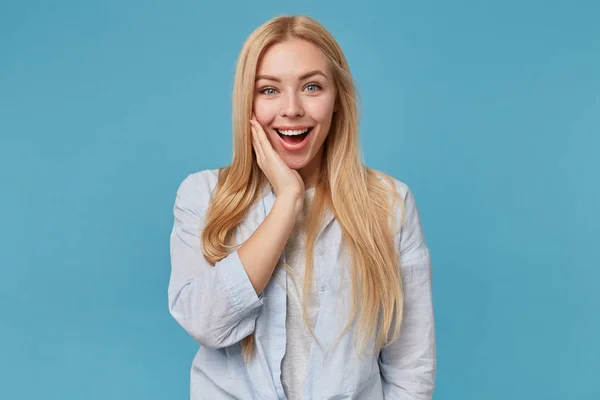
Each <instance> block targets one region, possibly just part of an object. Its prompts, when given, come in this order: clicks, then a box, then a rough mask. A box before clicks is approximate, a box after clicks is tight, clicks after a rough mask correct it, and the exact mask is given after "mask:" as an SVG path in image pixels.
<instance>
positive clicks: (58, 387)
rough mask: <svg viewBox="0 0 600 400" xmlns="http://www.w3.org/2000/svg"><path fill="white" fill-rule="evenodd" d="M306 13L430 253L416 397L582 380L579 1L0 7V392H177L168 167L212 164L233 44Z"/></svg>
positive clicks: (593, 131)
mask: <svg viewBox="0 0 600 400" xmlns="http://www.w3.org/2000/svg"><path fill="white" fill-rule="evenodd" d="M279 14H308V15H310V16H312V17H315V18H316V19H317V20H319V21H320V22H321V23H323V24H324V25H325V27H327V28H328V29H329V30H330V31H331V32H332V33H333V35H334V36H335V37H336V38H337V40H338V41H339V42H340V44H341V46H342V48H343V49H344V51H345V53H346V56H347V58H348V60H349V62H350V66H351V69H352V72H353V74H354V77H355V79H356V82H357V85H358V89H359V92H360V94H361V98H362V104H363V107H362V115H363V118H362V120H361V125H360V133H361V143H362V146H363V152H364V157H365V160H366V162H367V164H368V165H369V166H370V167H372V168H376V169H380V170H382V171H385V172H387V173H389V174H391V175H393V176H395V177H397V178H398V179H401V180H402V181H404V182H406V183H407V184H408V185H410V187H411V188H412V189H413V191H414V193H415V196H416V199H417V204H418V205H419V209H420V212H421V217H422V221H423V226H424V229H425V234H426V238H427V241H428V244H429V246H430V249H431V254H432V260H433V265H434V283H433V285H434V303H435V312H436V326H437V339H438V340H437V346H438V379H437V388H436V393H435V396H434V398H435V399H437V400H446V399H449V400H482V399H485V400H505V399H511V400H521V399H544V400H550V399H557V400H558V399H560V400H565V399H573V400H592V399H596V400H597V399H600V387H599V385H598V376H597V375H598V371H599V365H600V364H599V363H600V361H599V360H600V340H598V339H599V338H600V311H599V309H600V284H599V282H600V246H599V245H598V240H599V239H600V228H599V226H600V189H599V183H600V156H599V154H600V129H599V128H600V102H599V94H600V72H599V71H600V24H599V23H598V16H600V3H598V2H596V1H575V0H571V1H567V0H564V1H558V0H554V1H552V0H548V1H541V0H525V1H517V0H505V1H497V2H483V1H476V0H459V1H452V2H450V1H437V2H434V1H412V2H409V1H394V2H378V1H366V0H363V1H344V2H341V1H333V0H320V1H317V0H313V1H309V0H304V1H303V0H278V1H274V0H273V1H254V2H246V1H210V2H206V1H165V0H162V1H161V0H157V1H150V2H147V1H140V0H131V1H114V0H110V1H86V2H81V1H58V2H46V1H39V0H34V1H29V2H16V1H13V2H8V1H3V2H2V3H1V4H0V183H1V186H0V188H1V189H0V190H1V191H0V193H1V195H0V316H1V318H2V322H1V324H0V398H1V399H27V400H29V399H41V398H43V399H52V400H54V399H56V400H59V399H60V400H67V399H74V400H75V399H76V400H80V399H86V400H96V399H97V400H105V399H127V400H131V399H144V400H155V399H156V400H158V399H185V398H189V370H190V365H191V361H192V357H193V355H194V352H195V350H196V348H197V347H196V343H195V342H194V341H193V340H192V339H191V338H190V337H189V336H187V334H186V333H185V332H184V331H183V329H182V328H180V327H179V326H178V325H177V324H176V323H175V321H174V320H173V319H172V318H171V316H170V315H169V313H168V309H167V284H168V278H169V269H170V264H169V244H168V242H169V234H170V230H171V226H172V223H173V215H172V207H173V202H174V199H175V192H176V190H177V187H178V185H179V183H180V182H181V181H182V180H183V179H184V178H185V177H186V176H187V174H189V173H191V172H195V171H199V170H201V169H206V168H217V167H221V166H224V165H226V164H228V163H229V162H230V160H231V152H232V151H231V143H232V138H231V122H230V121H231V92H232V84H233V83H232V82H233V73H234V67H235V61H236V58H237V55H238V52H239V50H240V48H241V45H242V43H243V42H244V40H245V39H246V37H247V36H248V34H250V32H251V31H252V30H254V29H255V28H256V27H258V26H259V25H260V24H262V23H263V22H265V21H266V20H267V19H269V18H271V17H274V16H276V15H279Z"/></svg>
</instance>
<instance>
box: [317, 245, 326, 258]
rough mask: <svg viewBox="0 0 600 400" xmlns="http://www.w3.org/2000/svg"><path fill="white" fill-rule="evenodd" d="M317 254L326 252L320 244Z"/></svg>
mask: <svg viewBox="0 0 600 400" xmlns="http://www.w3.org/2000/svg"><path fill="white" fill-rule="evenodd" d="M317 254H318V255H320V256H322V255H323V254H325V251H324V250H323V246H319V247H317Z"/></svg>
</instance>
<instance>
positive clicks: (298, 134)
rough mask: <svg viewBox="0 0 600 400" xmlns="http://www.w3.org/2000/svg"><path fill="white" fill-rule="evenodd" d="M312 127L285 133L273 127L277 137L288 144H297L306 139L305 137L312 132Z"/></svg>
mask: <svg viewBox="0 0 600 400" xmlns="http://www.w3.org/2000/svg"><path fill="white" fill-rule="evenodd" d="M312 130H313V128H308V129H305V130H303V131H286V133H281V131H280V130H279V129H275V131H277V134H278V135H279V137H280V138H281V139H282V140H283V141H284V142H286V143H289V144H299V143H302V142H303V141H304V139H306V137H307V136H308V135H309V134H310V132H312Z"/></svg>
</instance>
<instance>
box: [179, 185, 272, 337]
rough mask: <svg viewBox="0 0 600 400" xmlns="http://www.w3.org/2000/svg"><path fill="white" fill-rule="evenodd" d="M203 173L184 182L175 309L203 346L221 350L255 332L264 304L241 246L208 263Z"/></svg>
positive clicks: (206, 197) (207, 195)
mask: <svg viewBox="0 0 600 400" xmlns="http://www.w3.org/2000/svg"><path fill="white" fill-rule="evenodd" d="M203 180H204V179H203V175H202V173H196V174H191V175H189V176H188V177H187V178H186V179H185V180H184V181H183V182H182V183H181V185H180V186H179V188H178V190H177V195H176V199H175V205H174V207H173V214H174V224H173V230H172V232H171V237H170V254H171V276H170V281H169V287H168V300H169V311H170V313H171V315H172V316H173V318H175V320H176V321H177V322H178V323H179V324H180V325H181V326H182V327H183V328H184V329H185V330H186V332H187V333H188V334H190V335H191V336H192V337H193V338H194V339H195V340H196V341H197V342H198V343H199V344H201V345H203V346H206V347H209V348H221V347H225V346H229V345H231V344H234V343H236V342H239V341H240V340H242V339H243V338H244V337H246V336H248V335H250V334H251V333H253V332H254V328H255V323H256V318H257V316H258V314H259V311H260V308H261V306H262V304H263V299H262V295H261V296H258V295H257V294H256V291H255V290H254V287H253V286H252V283H251V282H250V279H249V278H248V275H247V273H246V270H245V269H244V266H243V265H242V262H241V261H240V258H239V255H238V252H237V250H235V251H233V252H231V253H230V254H229V255H228V256H226V257H225V258H223V259H222V260H221V261H219V262H217V263H216V264H215V265H214V266H212V265H211V264H209V263H208V261H207V260H206V259H205V257H204V255H203V253H202V247H201V233H202V229H203V227H204V220H205V213H206V209H207V207H208V203H209V199H210V190H209V185H208V182H203Z"/></svg>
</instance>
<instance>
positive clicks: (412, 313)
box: [168, 16, 436, 400]
mask: <svg viewBox="0 0 600 400" xmlns="http://www.w3.org/2000/svg"><path fill="white" fill-rule="evenodd" d="M357 114H358V113H357V106H356V93H355V88H354V85H353V81H352V77H351V75H350V70H349V68H348V64H347V62H346V59H345V57H344V55H343V53H342V51H341V49H340V47H339V45H338V44H337V43H336V41H335V40H334V38H333V37H332V36H331V35H330V34H329V33H328V32H327V31H326V30H325V29H324V28H323V27H322V26H321V25H320V24H319V23H317V22H316V21H315V20H314V19H311V18H309V17H305V16H294V17H287V16H282V17H277V18H274V19H272V20H270V21H268V22H266V23H265V24H264V25H262V26H261V27H259V28H258V29H257V30H256V31H254V32H253V33H252V34H251V35H250V37H249V38H248V39H247V41H246V43H245V44H244V46H243V48H242V50H241V54H240V56H239V59H238V63H237V69H236V74H235V90H234V93H233V137H234V155H233V161H232V163H231V164H230V165H229V166H227V167H226V168H223V169H220V170H204V171H200V172H195V173H192V174H190V175H189V176H187V177H186V179H185V180H184V181H183V182H182V183H181V185H180V187H179V189H178V191H177V196H176V200H175V206H174V215H175V223H174V227H173V231H172V234H171V264H172V271H171V280H170V283H169V293H168V294H169V310H170V312H171V314H172V315H173V317H174V318H175V319H176V320H177V322H178V323H179V324H180V325H181V326H182V327H183V328H184V329H185V330H186V331H187V332H188V333H189V334H190V335H191V336H192V337H193V338H194V339H195V340H196V341H197V342H198V343H199V344H200V348H199V350H198V352H197V354H196V356H195V358H194V361H193V365H192V370H191V398H192V399H211V400H215V399H216V400H218V399H268V400H272V399H285V398H287V399H368V400H377V399H406V400H408V399H412V400H415V399H423V400H424V399H431V396H432V393H433V388H434V380H435V371H436V368H435V366H436V351H435V333H434V318H433V307H432V295H431V262H430V257H429V251H428V248H427V245H426V244H425V240H424V237H423V232H422V229H421V223H420V220H419V215H418V212H417V207H416V205H415V200H414V197H413V195H412V193H411V191H410V190H409V188H408V187H407V185H405V184H404V183H402V182H400V181H399V180H397V179H394V178H392V177H389V176H386V175H385V174H383V173H382V172H378V171H375V170H372V169H370V168H367V167H365V166H364V165H363V164H362V162H361V157H360V151H359V146H358V145H359V140H358V116H357Z"/></svg>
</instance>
